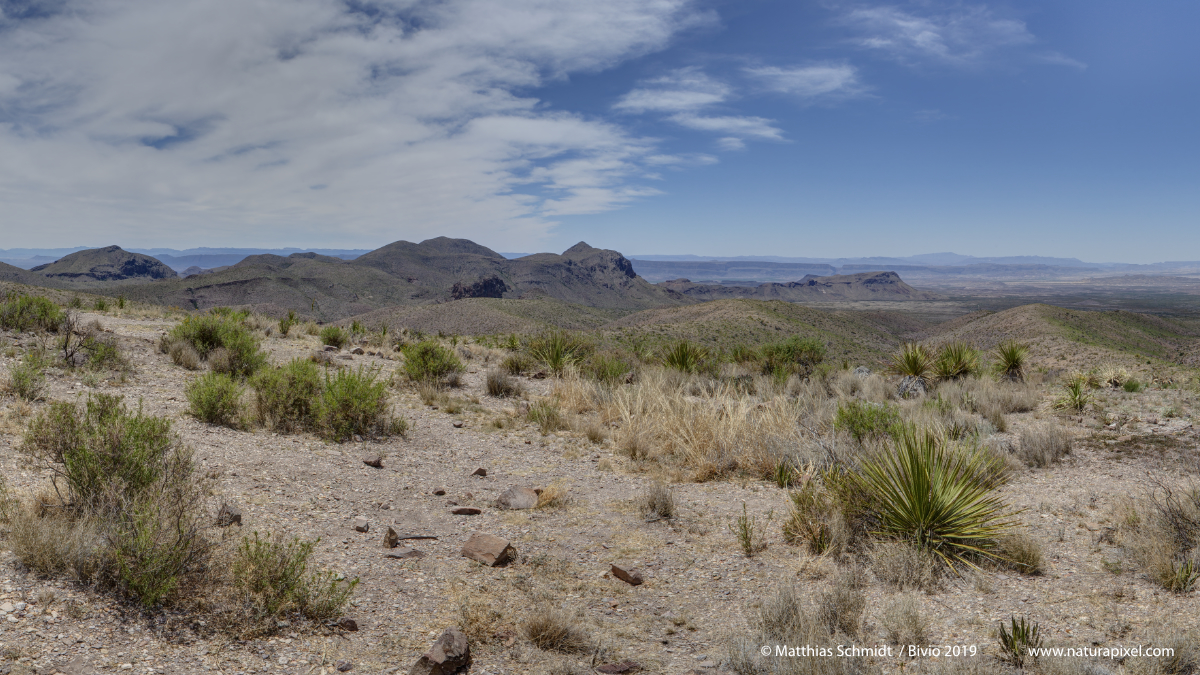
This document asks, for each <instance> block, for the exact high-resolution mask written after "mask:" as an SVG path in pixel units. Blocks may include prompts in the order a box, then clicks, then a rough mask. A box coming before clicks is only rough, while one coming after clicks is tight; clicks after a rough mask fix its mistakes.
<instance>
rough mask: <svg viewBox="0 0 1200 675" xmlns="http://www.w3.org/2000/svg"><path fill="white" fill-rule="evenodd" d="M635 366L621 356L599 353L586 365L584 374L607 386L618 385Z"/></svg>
mask: <svg viewBox="0 0 1200 675" xmlns="http://www.w3.org/2000/svg"><path fill="white" fill-rule="evenodd" d="M631 370H633V366H632V365H631V364H630V363H629V362H627V361H626V360H625V359H622V358H621V357H619V356H616V355H613V354H604V353H598V354H594V355H592V357H591V358H589V359H588V360H587V361H586V362H585V363H584V367H583V372H585V373H587V375H588V376H590V377H591V378H592V379H594V380H596V381H598V382H603V383H605V384H617V383H619V382H620V381H621V378H623V377H624V376H625V374H626V373H628V372H629V371H631Z"/></svg>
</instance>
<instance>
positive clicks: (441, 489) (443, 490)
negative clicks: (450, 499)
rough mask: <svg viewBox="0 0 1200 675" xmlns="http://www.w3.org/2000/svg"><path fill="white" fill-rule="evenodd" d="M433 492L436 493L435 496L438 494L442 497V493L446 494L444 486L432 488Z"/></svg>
mask: <svg viewBox="0 0 1200 675" xmlns="http://www.w3.org/2000/svg"><path fill="white" fill-rule="evenodd" d="M433 494H435V495H437V496H439V497H442V496H444V495H445V494H446V488H434V489H433Z"/></svg>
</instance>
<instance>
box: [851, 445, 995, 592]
mask: <svg viewBox="0 0 1200 675" xmlns="http://www.w3.org/2000/svg"><path fill="white" fill-rule="evenodd" d="M895 439H896V440H895V443H894V445H895V447H894V450H893V451H892V452H887V451H884V452H879V453H877V454H876V455H875V456H873V457H872V458H870V459H867V460H865V461H863V462H862V464H861V467H860V469H859V472H858V473H857V474H854V480H855V482H856V483H858V486H859V488H860V489H861V490H862V491H863V492H864V493H865V494H867V495H869V500H870V504H869V509H870V511H872V512H873V515H874V516H875V518H876V519H877V520H878V526H879V530H878V531H877V532H876V533H877V534H881V535H884V536H888V537H895V538H898V539H903V540H906V541H909V542H911V543H913V544H915V545H917V546H920V547H922V548H925V549H928V550H929V551H930V552H932V553H933V554H935V555H937V556H938V557H939V558H940V559H941V560H942V561H943V562H945V563H946V565H947V566H948V567H950V569H951V570H954V571H955V572H957V567H956V565H957V564H964V565H966V566H968V567H973V568H974V567H976V566H975V564H974V563H973V562H972V560H971V559H972V558H976V557H979V556H984V557H991V558H998V557H999V556H998V555H997V554H996V553H995V541H996V538H997V537H1000V536H1001V535H1004V534H1007V533H1008V532H1009V531H1010V530H1012V528H1013V527H1014V526H1015V525H1016V521H1015V520H1014V518H1013V516H1014V515H1015V514H1014V513H1013V512H1012V511H1011V510H1010V508H1009V506H1008V505H1007V504H1006V503H1005V502H1004V501H1003V500H1002V499H1001V498H1000V496H999V495H998V494H997V493H996V488H997V487H999V486H1000V485H1002V484H1003V482H1004V473H1003V471H1002V467H1001V466H1000V464H999V460H998V459H996V458H994V457H992V456H990V455H987V454H985V453H982V452H977V451H975V450H974V449H972V448H962V449H951V448H948V447H946V445H945V443H944V441H943V440H942V439H941V438H939V437H937V436H935V435H934V434H932V433H930V432H928V431H919V430H917V429H915V428H913V427H911V426H910V427H907V428H904V429H901V430H897V432H895Z"/></svg>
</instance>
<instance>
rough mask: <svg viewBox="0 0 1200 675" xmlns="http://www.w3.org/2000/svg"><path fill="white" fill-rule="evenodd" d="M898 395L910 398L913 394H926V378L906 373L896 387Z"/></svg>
mask: <svg viewBox="0 0 1200 675" xmlns="http://www.w3.org/2000/svg"><path fill="white" fill-rule="evenodd" d="M896 395H897V396H899V397H900V398H910V397H913V396H924V395H925V380H923V379H921V378H919V377H913V376H912V375H905V376H904V379H903V380H900V386H899V387H896Z"/></svg>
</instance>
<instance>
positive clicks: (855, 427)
mask: <svg viewBox="0 0 1200 675" xmlns="http://www.w3.org/2000/svg"><path fill="white" fill-rule="evenodd" d="M899 421H900V413H899V411H898V410H896V408H895V407H894V406H890V405H888V404H886V403H870V402H868V401H859V400H851V401H847V402H846V403H842V402H840V401H839V402H838V408H837V417H835V418H834V423H833V424H834V427H835V428H837V429H841V430H844V431H846V432H848V433H849V434H850V435H851V436H853V437H854V440H855V441H858V442H859V443H862V442H863V441H865V440H881V439H883V438H885V437H886V436H887V435H888V434H889V433H891V431H892V429H893V428H894V427H895V426H896V424H897V423H899Z"/></svg>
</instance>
